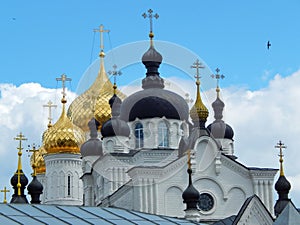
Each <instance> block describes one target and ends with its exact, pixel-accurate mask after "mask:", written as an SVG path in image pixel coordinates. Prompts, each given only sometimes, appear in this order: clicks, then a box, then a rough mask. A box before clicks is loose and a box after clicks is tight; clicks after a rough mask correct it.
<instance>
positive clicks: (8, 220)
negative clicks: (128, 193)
mask: <svg viewBox="0 0 300 225" xmlns="http://www.w3.org/2000/svg"><path fill="white" fill-rule="evenodd" d="M0 224H5V225H11V224H12V225H14V224H30V225H34V224H53V225H60V224H72V225H77V224H78V225H85V224H101V225H102V224H103V225H106V224H121V225H127V224H139V225H148V224H162V225H164V224H165V225H169V224H184V225H192V224H196V223H193V222H191V221H188V220H185V219H180V218H174V217H167V216H159V215H152V214H147V213H141V212H135V211H130V210H125V209H119V208H108V207H107V208H101V207H86V206H60V205H31V204H3V203H1V204H0Z"/></svg>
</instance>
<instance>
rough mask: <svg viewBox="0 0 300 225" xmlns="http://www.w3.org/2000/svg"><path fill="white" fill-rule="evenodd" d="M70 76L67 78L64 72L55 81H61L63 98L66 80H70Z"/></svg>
mask: <svg viewBox="0 0 300 225" xmlns="http://www.w3.org/2000/svg"><path fill="white" fill-rule="evenodd" d="M71 80H72V79H71V78H68V77H67V75H66V74H62V75H61V77H60V78H56V81H61V82H62V89H63V90H62V92H61V93H62V94H63V99H64V98H65V97H66V95H67V94H66V85H65V83H66V81H71Z"/></svg>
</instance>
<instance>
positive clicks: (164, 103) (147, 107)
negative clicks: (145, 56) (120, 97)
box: [120, 88, 189, 121]
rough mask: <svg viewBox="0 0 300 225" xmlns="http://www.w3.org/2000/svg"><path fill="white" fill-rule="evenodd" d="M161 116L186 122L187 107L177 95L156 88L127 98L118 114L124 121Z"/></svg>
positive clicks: (187, 116) (187, 115)
mask: <svg viewBox="0 0 300 225" xmlns="http://www.w3.org/2000/svg"><path fill="white" fill-rule="evenodd" d="M163 116H164V117H166V118H167V119H178V120H185V121H188V118H189V107H188V105H187V103H186V101H185V100H184V99H183V98H182V97H181V96H179V95H178V94H176V93H174V92H171V91H168V90H164V89H158V88H149V89H145V90H142V91H139V92H136V93H134V94H133V95H131V96H129V97H127V98H126V99H125V100H124V102H123V104H122V107H121V114H120V118H121V119H123V120H125V121H134V120H135V119H136V118H139V119H146V118H154V117H159V118H161V117H163Z"/></svg>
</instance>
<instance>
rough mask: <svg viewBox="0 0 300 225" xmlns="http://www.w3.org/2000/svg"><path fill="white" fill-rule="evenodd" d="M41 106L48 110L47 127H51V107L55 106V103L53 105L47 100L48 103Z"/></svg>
mask: <svg viewBox="0 0 300 225" xmlns="http://www.w3.org/2000/svg"><path fill="white" fill-rule="evenodd" d="M43 107H47V108H48V110H49V114H48V115H49V116H48V120H49V122H48V128H50V127H52V110H51V109H52V108H56V107H57V105H53V103H52V102H51V100H49V101H48V103H47V104H46V105H43Z"/></svg>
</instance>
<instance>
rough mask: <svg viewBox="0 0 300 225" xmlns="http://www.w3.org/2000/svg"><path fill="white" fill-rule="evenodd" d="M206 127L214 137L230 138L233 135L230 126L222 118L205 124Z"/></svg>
mask: <svg viewBox="0 0 300 225" xmlns="http://www.w3.org/2000/svg"><path fill="white" fill-rule="evenodd" d="M207 129H208V130H209V132H210V133H211V135H212V136H213V137H214V138H225V139H232V138H233V136H234V132H233V129H232V128H231V126H229V125H228V124H226V123H225V122H224V121H223V120H216V121H214V122H213V123H211V124H209V125H208V126H207Z"/></svg>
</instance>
